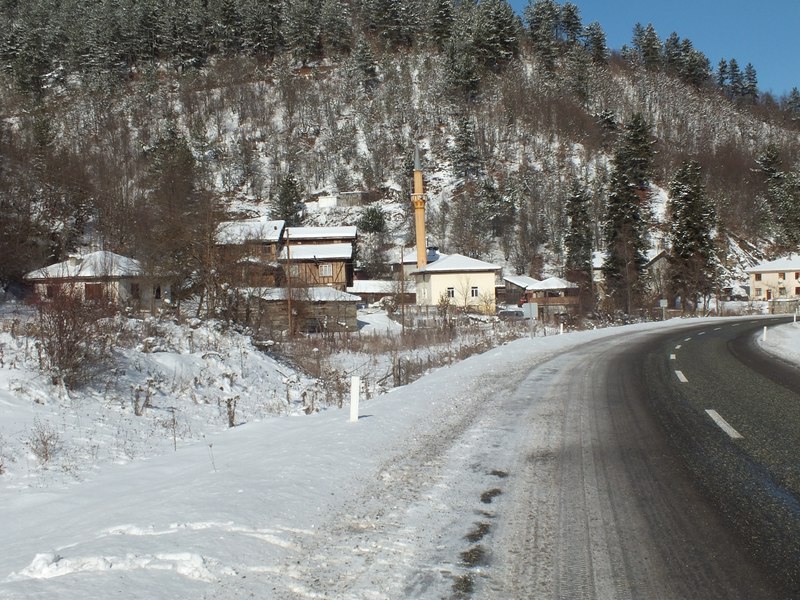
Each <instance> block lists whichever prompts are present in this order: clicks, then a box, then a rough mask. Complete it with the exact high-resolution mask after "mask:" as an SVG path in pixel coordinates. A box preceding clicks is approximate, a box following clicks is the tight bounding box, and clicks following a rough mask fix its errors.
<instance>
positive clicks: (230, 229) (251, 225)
mask: <svg viewBox="0 0 800 600" xmlns="http://www.w3.org/2000/svg"><path fill="white" fill-rule="evenodd" d="M284 225H286V221H282V220H281V221H270V220H267V219H265V218H263V217H258V218H255V219H246V220H244V221H224V222H222V223H220V224H219V226H218V227H217V233H216V241H217V243H218V244H244V243H245V242H248V241H253V240H258V241H263V242H278V240H280V239H281V233H283V228H284Z"/></svg>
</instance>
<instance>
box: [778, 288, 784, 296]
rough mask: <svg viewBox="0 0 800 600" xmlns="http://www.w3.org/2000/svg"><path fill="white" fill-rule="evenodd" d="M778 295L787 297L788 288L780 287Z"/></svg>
mask: <svg viewBox="0 0 800 600" xmlns="http://www.w3.org/2000/svg"><path fill="white" fill-rule="evenodd" d="M778 296H780V297H781V298H785V297H786V288H778Z"/></svg>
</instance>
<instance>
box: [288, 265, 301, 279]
mask: <svg viewBox="0 0 800 600" xmlns="http://www.w3.org/2000/svg"><path fill="white" fill-rule="evenodd" d="M289 277H300V265H289Z"/></svg>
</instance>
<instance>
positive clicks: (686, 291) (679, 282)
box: [669, 161, 719, 312]
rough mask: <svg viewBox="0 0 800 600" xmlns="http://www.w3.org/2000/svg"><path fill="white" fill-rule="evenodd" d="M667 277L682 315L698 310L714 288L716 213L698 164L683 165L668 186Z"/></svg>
mask: <svg viewBox="0 0 800 600" xmlns="http://www.w3.org/2000/svg"><path fill="white" fill-rule="evenodd" d="M669 214H670V231H669V242H670V254H669V274H670V282H671V286H672V290H673V292H674V293H675V294H676V295H677V296H680V298H681V306H682V309H683V311H684V312H685V311H686V310H687V309H688V308H689V306H690V305H691V306H692V307H693V308H694V310H695V311H696V310H697V307H698V305H699V299H700V298H703V299H706V300H707V299H708V297H709V296H710V295H711V294H712V293H713V292H714V289H715V288H716V286H717V280H718V274H719V265H718V259H717V257H716V252H715V248H714V238H713V235H714V229H715V226H716V213H715V211H714V207H713V205H712V203H711V202H710V201H709V199H708V197H707V196H706V191H705V185H704V184H703V181H702V175H701V171H700V165H699V164H698V163H697V162H696V161H687V162H684V163H683V164H682V165H681V167H680V168H679V169H678V171H677V173H676V174H675V177H674V179H673V180H672V182H671V184H670V201H669Z"/></svg>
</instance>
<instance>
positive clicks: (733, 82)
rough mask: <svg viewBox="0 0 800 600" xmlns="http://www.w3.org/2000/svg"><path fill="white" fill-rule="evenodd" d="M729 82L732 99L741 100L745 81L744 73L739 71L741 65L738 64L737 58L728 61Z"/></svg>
mask: <svg viewBox="0 0 800 600" xmlns="http://www.w3.org/2000/svg"><path fill="white" fill-rule="evenodd" d="M728 81H729V82H730V84H729V86H728V90H729V93H730V96H731V98H733V99H738V98H741V97H742V88H743V87H744V81H743V80H742V72H741V70H739V63H738V62H736V59H735V58H732V59H730V60H729V61H728Z"/></svg>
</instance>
